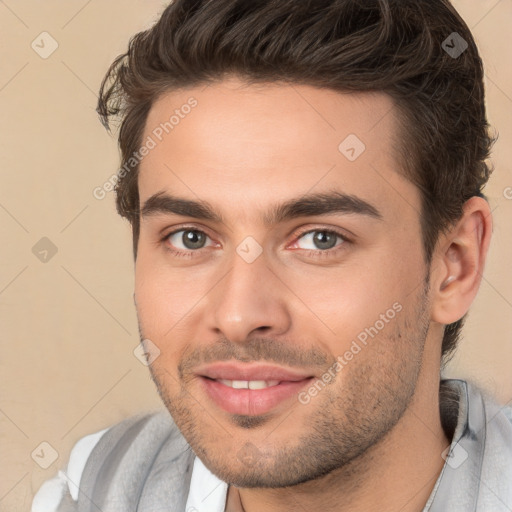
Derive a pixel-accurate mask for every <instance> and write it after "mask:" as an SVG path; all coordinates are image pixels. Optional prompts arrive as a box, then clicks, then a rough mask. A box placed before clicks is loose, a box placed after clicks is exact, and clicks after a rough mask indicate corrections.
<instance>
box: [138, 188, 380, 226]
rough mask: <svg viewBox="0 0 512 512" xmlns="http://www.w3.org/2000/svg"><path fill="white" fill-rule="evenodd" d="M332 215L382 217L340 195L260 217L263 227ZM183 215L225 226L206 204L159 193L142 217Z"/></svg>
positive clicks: (311, 198)
mask: <svg viewBox="0 0 512 512" xmlns="http://www.w3.org/2000/svg"><path fill="white" fill-rule="evenodd" d="M334 213H344V214H357V215H363V216H367V217H371V218H374V219H379V220H381V219H382V214H381V213H380V212H379V211H378V210H377V208H375V206H373V205H372V204H370V203H368V202H367V201H365V200H364V199H361V198H359V197H357V196H354V195H350V194H344V193H341V192H336V191H333V192H325V193H317V194H308V195H304V196H301V197H298V198H294V199H290V200H288V201H286V202H284V203H282V204H278V205H274V206H273V207H272V208H271V209H270V210H269V212H267V213H266V214H265V215H264V216H263V222H264V224H265V225H267V226H270V225H275V224H279V223H281V222H285V221H287V220H292V219H295V218H297V217H310V216H315V215H329V214H334ZM158 214H164V215H183V216H185V217H192V218H194V219H200V220H208V221H214V222H218V223H224V220H223V218H222V216H221V215H219V214H218V213H217V212H216V211H215V210H214V209H213V208H212V206H211V205H210V204H209V203H208V202H206V201H193V200H190V199H183V198H180V197H176V196H172V195H170V194H167V193H165V192H158V193H156V194H154V195H152V196H151V197H150V198H149V199H147V200H146V201H145V202H144V205H143V207H142V209H141V216H142V217H149V216H152V215H158Z"/></svg>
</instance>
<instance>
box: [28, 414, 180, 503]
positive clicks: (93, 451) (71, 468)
mask: <svg viewBox="0 0 512 512" xmlns="http://www.w3.org/2000/svg"><path fill="white" fill-rule="evenodd" d="M164 438H165V439H169V438H170V439H175V440H176V442H177V443H178V444H179V445H180V446H182V445H183V444H184V440H183V438H182V437H181V433H180V432H179V430H178V428H177V427H176V425H175V424H174V422H173V420H172V418H171V416H170V415H169V413H168V412H167V411H159V412H152V413H146V414H138V415H135V416H131V417H129V418H127V419H125V420H123V421H121V422H119V423H117V424H114V425H112V426H111V427H108V428H105V429H103V430H100V431H97V432H94V433H92V434H89V435H86V436H84V437H82V438H81V439H79V440H78V441H77V442H76V444H75V445H74V446H73V448H72V450H71V453H70V456H69V459H68V464H67V466H66V468H65V469H64V470H60V471H59V472H58V473H57V475H56V476H54V477H53V478H51V479H50V480H47V481H46V482H44V483H43V485H42V486H41V488H40V489H39V490H38V492H37V493H36V495H35V496H34V499H33V502H32V509H31V511H32V512H60V511H61V510H65V511H68V510H70V511H73V510H75V508H73V504H75V506H76V502H77V500H78V496H79V489H81V488H82V487H83V485H84V482H83V480H84V476H87V474H90V473H91V472H92V473H95V472H96V471H97V470H98V468H99V467H100V466H101V465H103V464H104V463H105V461H107V460H109V459H112V458H123V457H125V456H126V454H128V453H132V458H133V451H134V450H135V451H136V452H141V451H148V455H149V451H151V450H148V446H149V445H151V442H149V441H150V440H153V441H157V442H158V440H160V442H161V440H162V439H164ZM86 468H88V469H86ZM64 503H69V505H68V507H64V508H63V504H64Z"/></svg>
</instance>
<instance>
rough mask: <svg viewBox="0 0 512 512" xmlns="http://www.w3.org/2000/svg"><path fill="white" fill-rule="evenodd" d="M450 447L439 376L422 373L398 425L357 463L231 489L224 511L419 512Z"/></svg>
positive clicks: (355, 461)
mask: <svg viewBox="0 0 512 512" xmlns="http://www.w3.org/2000/svg"><path fill="white" fill-rule="evenodd" d="M449 444H450V440H449V439H448V438H447V437H446V434H445V432H444V430H443V427H442V425H441V417H440V412H439V377H438V376H437V375H436V376H435V378H434V377H431V378H429V379H426V376H425V375H423V376H421V377H420V379H419V381H418V387H417V389H416V393H415V395H414V397H413V399H412V401H411V404H410V405H409V407H408V409H407V411H406V412H405V414H404V415H403V416H402V418H401V419H400V421H399V422H398V423H397V425H396V426H395V427H394V428H393V429H392V430H391V431H390V432H389V433H388V434H387V435H386V436H385V437H384V438H383V439H382V440H381V441H380V442H379V443H377V444H376V445H374V446H373V447H372V448H371V449H370V450H368V451H367V452H366V453H365V454H364V455H362V456H361V457H359V458H358V459H357V460H353V461H352V462H351V463H349V464H348V465H346V466H344V467H342V468H339V469H338V470H336V471H333V472H331V473H329V474H328V475H326V476H324V477H322V478H320V479H316V480H312V481H308V482H305V483H303V484H299V485H297V486H294V487H286V488H279V489H266V488H255V489H248V488H240V489H239V488H235V487H232V486H230V488H229V491H228V501H227V506H226V512H282V511H283V510H290V509H293V510H302V509H304V510H322V511H323V512H345V511H350V512H362V511H364V512H369V511H379V512H380V511H382V510H400V511H401V512H419V511H421V510H423V507H424V506H425V503H426V502H427V500H428V498H429V496H430V494H431V492H432V489H433V487H434V485H435V482H436V480H437V478H438V476H439V474H440V472H441V470H442V468H443V465H444V460H443V458H442V456H441V453H442V452H443V451H444V450H445V449H446V448H447V447H448V446H449Z"/></svg>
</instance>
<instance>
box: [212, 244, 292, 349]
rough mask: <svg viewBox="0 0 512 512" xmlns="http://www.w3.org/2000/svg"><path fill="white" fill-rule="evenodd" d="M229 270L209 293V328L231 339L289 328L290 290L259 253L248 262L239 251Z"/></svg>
mask: <svg viewBox="0 0 512 512" xmlns="http://www.w3.org/2000/svg"><path fill="white" fill-rule="evenodd" d="M232 260H233V263H232V266H231V270H230V271H229V272H227V274H226V275H225V276H224V277H223V279H221V281H220V282H219V283H218V284H217V286H215V288H214V290H212V292H211V293H210V294H209V304H208V307H209V310H210V313H211V314H210V315H208V318H211V320H210V323H211V325H210V328H211V329H213V330H214V331H215V334H216V335H217V336H218V335H219V334H222V335H224V336H225V337H226V338H227V339H229V340H230V341H232V342H243V341H245V340H247V339H248V338H249V337H250V336H251V335H252V336H257V335H258V334H265V335H267V336H277V335H279V334H283V333H285V332H286V331H288V330H289V329H290V325H291V316H290V312H289V309H288V305H289V300H290V296H291V292H290V290H289V289H288V288H287V287H286V285H285V284H284V283H283V280H281V279H278V278H277V277H276V275H275V271H273V270H272V269H271V268H270V267H269V266H268V265H267V262H266V259H265V257H264V254H261V255H260V256H259V257H258V258H257V259H256V260H254V261H253V262H251V263H248V262H247V261H245V260H244V259H243V258H242V257H240V256H239V255H238V254H235V255H234V257H233V259H232Z"/></svg>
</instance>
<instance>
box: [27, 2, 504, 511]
mask: <svg viewBox="0 0 512 512" xmlns="http://www.w3.org/2000/svg"><path fill="white" fill-rule="evenodd" d="M482 78H483V71H482V64H481V60H480V58H479V56H478V52H477V49H476V47H475V43H474V40H473V38H472V36H471V34H470V32H469V29H468V28H467V26H466V25H465V23H464V22H463V21H462V20H461V18H460V17H459V16H458V14H457V13H456V12H455V10H454V9H453V7H452V6H451V5H450V4H449V2H448V1H447V0H430V1H428V2H420V1H416V0H414V1H413V0H367V1H365V2H360V1H355V0H322V1H319V0H316V1H314V2H313V1H297V0H280V1H273V0H260V1H254V2H243V1H241V0H215V1H206V0H197V1H191V0H176V1H174V2H173V3H172V4H171V5H169V6H168V7H167V9H166V10H165V11H164V13H163V14H162V16H161V18H160V19H159V21H158V22H157V23H156V25H155V26H154V27H153V28H151V29H150V30H148V31H146V32H142V33H140V34H137V35H136V36H135V37H134V38H133V39H132V40H131V42H130V46H129V49H128V51H127V53H126V54H125V55H122V56H120V57H119V58H118V59H117V60H116V61H115V62H114V63H113V65H112V66H111V68H110V69H109V71H108V73H107V76H106V77H105V80H104V82H103V84H102V88H101V93H100V100H99V106H98V112H99V114H100V116H101V118H102V120H103V122H104V124H105V125H106V126H107V127H108V126H110V123H111V121H112V119H113V118H116V117H119V118H120V119H121V123H122V124H121V128H120V132H119V144H120V147H121V151H122V160H123V161H122V166H121V169H120V171H119V173H118V182H117V185H116V192H117V208H118V211H119V213H120V214H121V215H123V216H124V217H126V218H127V219H128V220H129V221H130V222H131V225H132V228H133V242H134V245H133V248H134V256H135V263H136V264H135V276H136V284H135V302H136V309H137V314H138V319H139V326H140V332H141V340H142V343H143V345H144V347H145V351H146V355H147V357H148V361H149V362H150V363H151V364H150V370H151V375H152V377H153V380H154V382H155V384H156V386H157V388H158V391H159V393H160V396H161V398H162V400H163V402H164V404H165V406H166V408H167V410H168V412H169V413H170V415H169V414H168V413H167V411H165V413H163V414H157V415H154V416H142V417H137V418H130V419H128V420H126V421H125V422H123V423H121V424H119V425H116V426H114V427H112V428H111V429H108V430H107V431H102V432H99V433H97V434H94V435H92V436H88V437H86V438H84V439H83V440H81V441H80V442H79V443H78V444H77V445H76V447H75V448H74V450H73V452H72V454H71V458H70V462H69V465H68V468H67V470H66V472H60V474H59V475H58V476H57V477H56V478H55V479H53V480H51V481H50V482H48V483H47V484H45V486H43V488H42V489H41V490H40V492H39V494H38V495H37V496H36V498H35V500H34V504H33V510H34V512H41V511H43V512H44V511H45V512H50V511H54V510H58V511H63V510H66V511H67V510H79V511H81V512H84V511H92V510H101V511H103V512H111V511H123V512H124V511H128V510H133V511H135V510H138V511H144V512H145V511H156V510H162V511H163V510H165V511H178V510H179V511H185V510H186V511H189V512H192V511H205V512H206V511H208V512H222V511H229V512H235V511H236V512H240V511H245V512H274V511H297V510H322V511H329V512H330V511H336V512H342V511H348V510H350V511H352V512H355V511H363V510H364V511H369V510H379V511H382V510H386V511H402V512H413V511H421V510H428V511H432V512H433V511H450V512H451V511H455V512H458V511H475V510H478V511H481V512H501V511H510V510H512V444H511V443H512V424H511V422H512V415H511V413H510V410H509V409H506V408H501V407H500V406H498V405H497V404H496V403H494V402H493V401H492V399H491V398H489V397H486V396H484V395H483V393H482V392H481V391H480V390H478V389H477V388H476V387H475V386H474V385H472V384H470V383H468V382H464V381H460V380H441V378H440V369H441V368H442V366H443V364H444V363H445V362H446V361H447V360H448V358H449V356H450V355H451V354H452V353H453V351H454V349H455V347H456V344H457V339H458V337H459V334H460V329H461V327H462V323H463V320H464V316H465V314H466V312H467V311H468V309H469V307H470V305H471V303H472V301H473V299H474V298H475V296H476V293H477V290H478V287H479V284H480V279H481V275H482V272H483V269H484V264H485V257H486V253H487V249H488V246H489V242H490V237H491V229H492V228H491V212H490V209H489V205H488V203H487V201H486V200H485V199H484V197H483V195H482V188H483V187H484V185H485V183H486V182H487V180H488V177H489V174H490V170H489V168H488V167H487V165H486V163H485V160H486V159H487V157H488V156H489V151H490V146H491V143H492V140H491V138H490V136H489V134H488V124H487V121H486V114H485V108H484V91H483V81H482ZM171 417H172V418H171Z"/></svg>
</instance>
